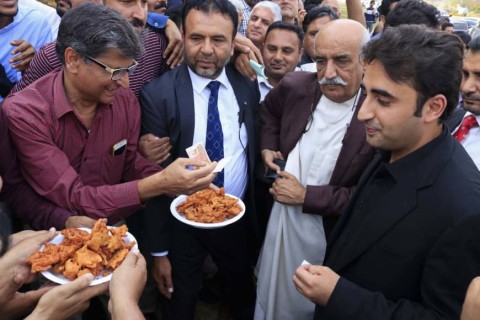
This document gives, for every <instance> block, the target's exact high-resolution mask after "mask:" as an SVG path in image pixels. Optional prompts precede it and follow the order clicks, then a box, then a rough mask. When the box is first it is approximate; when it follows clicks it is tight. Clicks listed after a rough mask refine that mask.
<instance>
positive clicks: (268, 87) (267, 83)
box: [257, 76, 273, 89]
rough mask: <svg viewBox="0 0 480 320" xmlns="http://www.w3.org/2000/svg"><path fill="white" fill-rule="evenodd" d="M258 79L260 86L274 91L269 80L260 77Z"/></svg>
mask: <svg viewBox="0 0 480 320" xmlns="http://www.w3.org/2000/svg"><path fill="white" fill-rule="evenodd" d="M257 79H258V84H259V85H260V86H264V87H266V88H267V89H273V86H272V85H271V84H270V82H268V80H267V79H266V78H264V77H262V76H258V77H257Z"/></svg>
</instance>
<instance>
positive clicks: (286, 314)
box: [255, 19, 373, 320]
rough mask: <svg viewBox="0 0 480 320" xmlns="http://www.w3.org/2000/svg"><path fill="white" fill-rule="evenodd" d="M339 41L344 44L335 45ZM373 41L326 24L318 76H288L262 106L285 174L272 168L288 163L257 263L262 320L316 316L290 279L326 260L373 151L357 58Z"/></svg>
mask: <svg viewBox="0 0 480 320" xmlns="http://www.w3.org/2000/svg"><path fill="white" fill-rule="evenodd" d="M272 26H273V25H272ZM339 38H341V39H342V40H343V41H342V43H337V42H336V41H335V39H339ZM368 40H369V35H368V33H367V31H366V29H365V27H364V26H362V25H361V24H360V23H358V22H356V21H353V20H347V19H344V20H343V19H342V20H334V21H331V22H328V23H326V24H325V25H324V26H323V28H322V29H321V30H320V31H319V33H318V35H317V37H316V42H315V47H316V50H315V54H316V55H315V59H316V60H317V74H314V73H309V72H308V73H307V72H293V73H289V74H287V75H286V76H285V77H284V78H283V80H282V82H280V84H278V86H276V87H275V88H273V89H272V90H271V91H270V92H269V94H268V95H267V97H266V98H265V100H264V102H263V104H262V106H261V109H260V114H261V120H262V122H261V124H262V126H261V150H262V156H263V160H264V163H265V166H266V167H267V168H269V169H271V170H275V171H277V170H279V167H278V166H277V165H276V164H274V163H273V161H274V159H279V158H280V159H284V160H286V166H285V168H284V169H282V171H279V172H278V175H279V177H278V178H277V179H275V181H274V182H273V185H272V188H271V189H270V193H271V194H272V195H273V197H274V199H275V203H274V205H273V208H272V210H271V214H270V219H269V221H268V226H267V232H266V236H265V241H264V244H263V249H262V253H261V257H260V259H259V262H258V266H257V268H258V269H259V271H258V282H257V304H256V309H255V316H256V318H258V319H263V318H265V319H298V320H300V319H311V317H312V316H313V312H314V308H315V305H314V304H313V303H311V302H309V301H307V300H305V299H304V298H303V297H302V296H301V295H300V294H299V293H298V292H297V291H296V289H295V286H294V285H293V283H292V282H291V281H290V279H291V276H292V274H293V272H294V271H295V269H296V268H297V267H298V266H299V265H300V264H301V263H302V261H303V260H304V259H306V260H308V261H310V262H315V263H317V264H321V263H322V261H323V255H322V254H319V253H321V252H325V249H326V235H325V233H327V232H328V231H330V228H331V226H332V225H333V222H334V221H335V219H336V217H337V216H338V215H339V214H340V213H341V211H342V209H343V207H344V206H345V204H346V203H347V201H348V199H349V197H350V195H351V192H352V190H353V188H354V187H355V185H356V184H357V181H358V178H359V177H360V175H361V173H362V171H363V169H364V168H365V167H366V165H367V164H368V162H369V161H370V160H371V157H372V154H373V150H372V148H371V147H370V146H369V145H368V144H367V142H366V141H365V129H364V127H363V125H362V124H361V122H359V121H358V120H357V117H356V114H357V111H358V109H359V108H360V105H361V104H362V101H363V99H364V96H363V94H362V90H361V89H360V82H361V79H362V74H363V69H362V65H361V64H360V61H359V60H358V56H359V54H360V49H361V47H362V45H363V44H364V43H366V42H367V41H368ZM339 60H341V61H342V63H341V64H339V63H337V61H339ZM273 292H275V294H273Z"/></svg>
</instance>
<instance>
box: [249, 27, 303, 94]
mask: <svg viewBox="0 0 480 320" xmlns="http://www.w3.org/2000/svg"><path fill="white" fill-rule="evenodd" d="M302 41H303V33H302V30H300V28H299V27H298V26H296V25H293V24H290V23H287V22H283V21H277V22H274V23H272V24H271V25H270V26H269V27H268V30H267V33H266V35H265V44H264V46H263V49H262V58H263V62H264V63H265V77H263V76H259V77H258V78H257V80H258V88H259V89H260V95H261V97H260V102H261V101H263V99H264V98H265V96H266V95H267V93H268V92H269V91H270V90H271V89H272V88H273V87H275V86H276V85H277V84H278V83H279V82H280V81H281V80H282V79H283V77H284V76H285V75H286V74H287V73H289V72H292V71H295V70H296V69H297V64H298V63H299V61H300V58H301V57H302V53H303V48H302Z"/></svg>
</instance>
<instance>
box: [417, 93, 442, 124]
mask: <svg viewBox="0 0 480 320" xmlns="http://www.w3.org/2000/svg"><path fill="white" fill-rule="evenodd" d="M446 108H447V98H445V96H444V95H443V94H437V95H435V96H433V97H431V98H430V99H428V100H427V102H426V103H425V105H424V107H423V112H422V113H423V118H424V121H425V122H438V119H440V117H441V116H442V114H443V112H444V111H445V109H446Z"/></svg>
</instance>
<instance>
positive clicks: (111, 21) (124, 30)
mask: <svg viewBox="0 0 480 320" xmlns="http://www.w3.org/2000/svg"><path fill="white" fill-rule="evenodd" d="M67 48H72V49H74V50H75V51H76V52H77V53H78V54H79V55H80V56H82V57H84V58H85V57H86V56H90V57H93V58H96V57H98V56H100V55H102V54H103V53H105V52H106V51H107V50H109V49H118V50H120V52H121V54H122V55H123V56H124V57H126V58H131V59H135V58H138V57H139V56H140V55H141V54H142V52H143V46H142V43H141V42H140V39H139V37H138V34H137V32H135V30H134V29H133V26H132V25H131V24H130V23H129V22H128V21H127V20H125V18H124V17H123V16H122V15H121V14H120V13H118V12H117V11H115V10H113V9H111V8H109V7H106V6H104V5H100V4H94V3H91V2H87V3H84V4H82V5H80V6H79V7H77V8H74V9H70V10H68V11H67V12H66V13H65V15H64V16H63V17H62V20H61V22H60V26H59V28H58V37H57V42H56V45H55V50H56V52H57V55H58V58H59V59H60V61H61V62H62V64H65V57H64V54H65V50H66V49H67Z"/></svg>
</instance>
